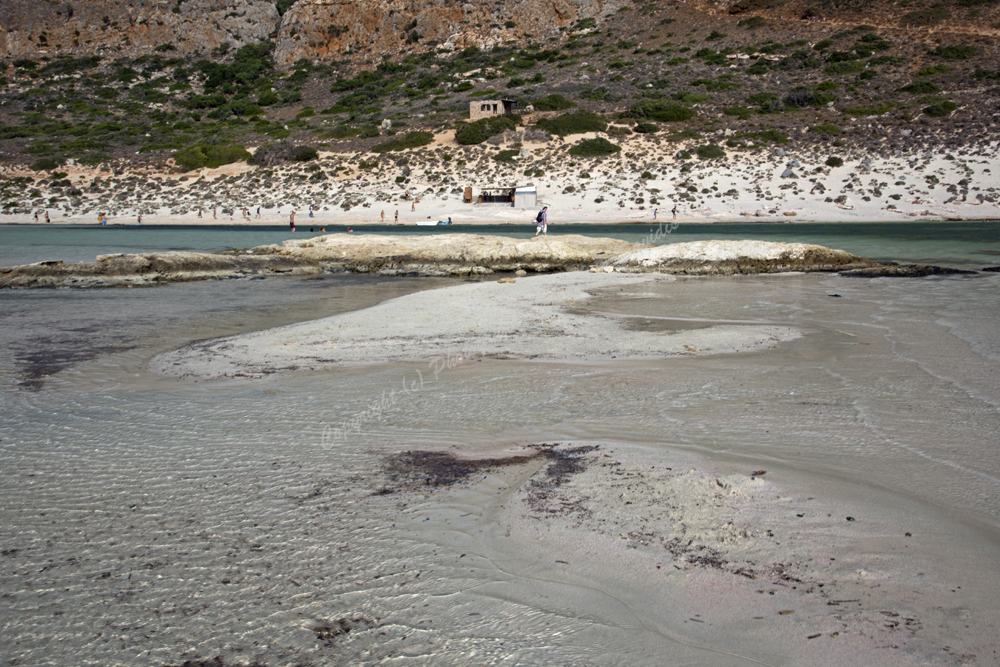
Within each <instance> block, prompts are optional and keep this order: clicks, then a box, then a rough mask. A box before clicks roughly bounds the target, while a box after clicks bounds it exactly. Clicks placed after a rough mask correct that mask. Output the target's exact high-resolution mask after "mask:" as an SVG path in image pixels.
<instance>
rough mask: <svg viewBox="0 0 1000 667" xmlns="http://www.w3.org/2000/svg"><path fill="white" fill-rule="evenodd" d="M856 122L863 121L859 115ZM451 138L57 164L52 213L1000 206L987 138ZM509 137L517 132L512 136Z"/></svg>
mask: <svg viewBox="0 0 1000 667" xmlns="http://www.w3.org/2000/svg"><path fill="white" fill-rule="evenodd" d="M856 131H863V123H862V124H860V125H858V126H857V128H856ZM720 132H722V130H720ZM449 136H450V133H449V132H446V133H443V134H442V135H440V136H439V138H438V140H437V141H436V142H435V144H433V145H432V146H431V147H428V148H423V149H411V150H406V151H400V152H398V153H391V154H387V155H385V156H383V157H382V158H379V159H375V158H373V157H371V156H369V155H367V154H364V153H353V154H352V153H330V152H327V153H322V154H321V159H320V160H319V162H318V163H315V164H312V165H310V166H309V167H304V166H302V165H291V166H284V167H278V168H274V169H263V168H255V167H252V166H249V165H247V164H245V163H236V164H230V165H225V166H223V167H220V168H217V169H202V170H199V171H196V172H191V173H188V174H183V175H181V174H177V173H173V174H167V173H159V172H145V171H143V170H140V169H134V168H130V169H127V170H125V171H114V170H111V169H106V170H104V171H101V170H97V169H94V168H90V167H84V166H82V165H73V164H69V165H67V166H66V167H65V168H64V170H65V173H66V174H68V180H69V181H70V182H71V183H72V184H73V185H74V186H76V187H77V188H78V189H79V190H80V191H81V195H80V204H79V205H78V206H74V207H72V208H68V209H54V210H51V211H50V219H51V220H52V221H53V222H59V223H77V222H79V223H88V224H93V223H96V222H97V216H98V214H99V213H103V214H104V215H106V216H107V219H108V221H109V224H119V223H121V224H129V223H134V222H135V220H136V217H137V216H138V215H139V214H141V215H142V216H143V222H144V224H186V225H190V224H226V223H229V222H235V223H240V224H269V225H273V224H288V222H289V216H290V214H291V212H292V211H293V210H294V211H295V212H296V216H297V217H296V224H297V225H298V226H299V227H300V228H302V227H309V226H313V227H317V228H318V227H320V226H324V225H361V224H365V225H371V224H395V215H396V212H397V211H398V213H399V224H402V225H412V224H415V223H417V222H427V221H438V220H448V219H451V220H452V222H453V223H455V224H478V223H489V224H516V225H527V224H531V223H532V221H533V220H534V215H535V212H536V208H534V207H532V208H531V209H527V208H525V209H523V210H522V209H513V208H512V207H511V206H509V205H501V204H475V203H473V204H466V203H463V196H464V192H465V188H466V187H473V188H474V189H475V190H474V191H475V192H477V193H478V191H479V189H480V188H484V187H514V186H522V185H532V186H535V188H536V191H537V201H538V206H542V205H547V206H549V221H550V223H551V224H552V225H553V229H557V228H558V225H559V224H566V223H586V222H602V223H613V222H639V221H641V222H649V221H653V220H654V211H655V212H656V218H655V220H663V219H669V220H671V221H673V219H674V218H673V216H672V215H671V210H672V209H673V208H674V207H676V208H677V218H676V219H677V220H678V221H680V222H684V223H696V222H726V221H762V222H796V221H823V222H837V221H873V220H943V219H986V218H996V217H1000V193H998V192H997V179H996V177H995V176H994V174H996V173H1000V171H998V170H1000V158H998V157H997V150H996V144H995V143H993V144H990V146H989V147H988V148H962V149H956V150H954V151H949V150H944V149H935V150H929V149H927V150H920V149H916V148H914V149H912V150H911V151H909V152H906V153H902V152H901V153H899V154H898V155H895V154H893V155H889V156H885V155H877V154H868V153H865V152H863V151H860V150H856V151H852V152H850V153H848V154H847V155H846V156H845V158H844V164H843V166H840V167H829V166H826V164H825V162H826V160H827V158H828V157H829V156H828V155H827V153H825V152H824V151H823V149H822V147H817V146H813V147H804V148H800V149H792V148H788V149H785V148H782V147H775V146H773V145H771V146H767V145H761V146H758V147H756V148H753V149H750V150H731V151H730V152H729V153H728V156H727V157H726V158H723V159H716V160H699V159H697V158H695V159H687V160H682V159H678V158H677V157H676V155H677V154H678V153H679V152H681V151H684V150H685V149H691V150H693V144H692V145H691V146H688V145H687V144H685V143H684V142H670V141H665V140H663V139H661V138H658V137H656V136H655V135H654V136H633V137H627V138H624V139H621V138H616V139H615V140H616V141H619V142H620V143H621V144H622V146H623V152H622V153H621V154H620V155H621V156H623V157H619V156H615V157H607V158H573V157H571V156H568V155H567V154H566V152H565V151H566V147H567V146H570V145H573V144H575V143H576V142H577V141H580V140H584V139H588V138H593V137H595V136H598V135H596V134H594V133H590V134H587V135H579V136H574V137H572V138H571V139H569V140H562V139H555V140H553V141H550V142H548V143H535V144H532V143H530V142H528V143H522V142H516V143H517V146H518V149H519V150H520V151H521V153H520V154H519V157H518V158H517V159H516V160H515V162H514V163H510V164H509V163H501V162H497V161H495V160H494V159H493V154H494V152H495V151H497V150H501V149H504V148H506V147H507V144H504V143H501V144H498V145H497V146H495V147H493V146H489V145H485V144H484V145H481V146H472V147H465V146H459V145H457V144H455V143H454V141H453V140H452V139H450V138H449ZM601 136H604V135H601ZM516 138H517V137H516V136H512V138H511V145H514V143H515V140H516ZM316 174H321V175H322V178H316V177H315V175H316ZM0 175H2V176H6V177H18V176H32V175H34V176H37V174H33V173H32V172H28V171H24V169H23V168H17V167H13V166H5V167H2V168H0ZM42 185H43V188H44V187H46V186H45V184H42ZM61 191H62V190H60V191H59V192H61ZM47 194H52V193H46V192H40V194H39V198H36V203H38V202H41V203H40V204H39V205H38V206H37V207H36V208H37V210H39V211H43V210H44V209H45V206H44V201H45V200H44V197H45V196H46V195H47ZM55 194H57V195H58V194H59V193H55ZM418 200H419V203H418ZM258 207H260V209H261V211H260V215H261V217H260V218H258V217H256V216H257V208H258ZM310 207H311V208H312V212H313V217H309V213H310ZM199 208H201V209H202V215H201V217H199V215H198V209H199ZM244 209H246V210H249V211H250V217H249V219H244V218H243V214H242V211H243V210H244ZM230 211H233V212H234V214H233V215H232V216H230ZM383 213H384V214H385V215H384V218H383V216H382V214H383ZM33 220H34V217H33V215H32V214H30V213H17V214H12V213H7V214H3V215H0V221H2V222H8V223H18V222H22V223H23V222H32V221H33Z"/></svg>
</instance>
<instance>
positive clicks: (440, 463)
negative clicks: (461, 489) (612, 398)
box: [375, 443, 597, 495]
mask: <svg viewBox="0 0 1000 667" xmlns="http://www.w3.org/2000/svg"><path fill="white" fill-rule="evenodd" d="M531 448H532V449H534V450H535V451H534V452H533V453H531V454H521V455H517V456H505V457H494V458H483V459H469V458H461V457H458V456H455V455H454V454H450V453H448V452H431V451H422V450H410V451H406V452H402V453H401V454H393V455H391V456H387V457H386V459H385V464H384V466H383V470H384V472H385V473H386V475H387V476H388V478H389V481H390V483H391V485H390V486H386V487H384V488H381V489H379V490H378V491H376V492H375V493H376V494H377V495H388V494H390V493H394V492H395V491H396V490H398V489H399V488H404V487H414V486H425V487H426V486H430V487H440V486H452V485H454V484H459V483H461V482H465V481H467V480H468V479H470V478H471V477H473V476H474V475H481V474H483V473H485V472H488V471H491V470H498V469H500V468H504V467H507V466H517V465H524V464H526V463H529V462H530V461H535V460H538V459H545V460H548V461H549V465H548V466H547V467H546V468H545V471H544V473H543V478H542V479H538V480H532V482H531V486H530V490H531V491H532V492H534V493H545V492H547V491H548V490H551V489H554V488H556V487H558V486H560V485H561V484H563V483H564V482H565V481H566V480H567V479H568V478H569V477H570V476H571V475H574V474H576V473H578V472H581V471H582V470H583V469H584V468H585V467H586V462H585V461H583V460H582V456H583V455H584V454H586V453H588V452H591V451H593V450H595V449H597V448H596V447H574V448H571V449H563V448H560V446H559V444H558V443H554V444H548V443H545V444H538V445H532V446H531ZM393 487H395V488H393Z"/></svg>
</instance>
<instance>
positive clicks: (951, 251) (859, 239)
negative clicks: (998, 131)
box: [0, 220, 1000, 269]
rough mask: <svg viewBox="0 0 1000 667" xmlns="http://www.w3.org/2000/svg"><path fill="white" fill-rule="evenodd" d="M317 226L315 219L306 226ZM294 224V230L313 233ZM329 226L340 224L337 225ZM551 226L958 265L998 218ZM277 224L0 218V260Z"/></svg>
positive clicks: (200, 246) (984, 262)
mask: <svg viewBox="0 0 1000 667" xmlns="http://www.w3.org/2000/svg"><path fill="white" fill-rule="evenodd" d="M314 228H315V229H319V227H318V226H314ZM353 229H354V231H355V232H357V233H363V234H382V235H387V234H406V235H433V234H456V233H468V234H496V235H502V236H512V237H515V238H529V237H531V236H533V235H534V232H535V230H534V228H533V227H532V226H529V225H451V226H445V227H415V226H410V225H404V226H386V225H371V226H365V225H360V226H355V227H353ZM308 230H309V226H308V225H305V226H300V227H299V231H298V232H297V233H296V234H295V235H294V237H295V238H310V237H312V236H318V235H319V232H309V231H308ZM328 231H329V232H330V233H335V232H343V231H346V228H345V227H344V226H341V225H336V226H329V227H328ZM550 231H551V233H552V234H554V235H558V234H584V235H587V236H603V237H610V238H617V239H623V240H625V241H633V242H643V243H655V244H667V243H684V242H689V241H707V240H712V239H733V240H737V239H756V240H762V241H788V242H795V243H815V244H818V245H824V246H827V247H830V248H838V249H841V250H847V251H848V252H852V253H854V254H857V255H861V256H863V257H871V258H872V259H880V260H890V261H898V262H903V263H921V264H923V263H930V264H941V265H945V266H953V267H956V268H963V269H978V268H981V267H983V266H995V265H997V264H1000V222H997V221H982V222H868V223H843V222H838V223H796V224H780V223H761V224H754V223H719V224H680V225H678V226H676V227H674V226H673V225H672V223H671V222H670V221H667V220H660V221H656V222H654V221H652V220H650V221H649V222H648V223H645V224H627V225H626V224H615V225H600V224H585V225H584V224H576V225H560V224H558V222H555V223H553V224H552V226H551V230H550ZM292 236H293V235H292V234H290V233H289V231H288V228H287V227H285V226H260V225H236V224H233V225H204V226H182V225H159V226H157V225H143V226H141V227H140V226H136V225H111V226H108V227H101V226H98V225H87V226H84V225H44V226H40V225H0V266H13V265H16V264H27V263H31V262H41V261H49V260H59V259H61V260H63V261H65V262H81V261H87V262H91V261H93V260H94V258H95V257H96V256H97V255H100V254H107V253H116V252H122V253H138V252H157V251H168V250H188V251H203V252H214V251H217V250H221V249H224V248H233V247H239V248H249V247H253V246H258V245H266V244H271V243H281V242H282V241H284V240H286V239H288V238H291V237H292Z"/></svg>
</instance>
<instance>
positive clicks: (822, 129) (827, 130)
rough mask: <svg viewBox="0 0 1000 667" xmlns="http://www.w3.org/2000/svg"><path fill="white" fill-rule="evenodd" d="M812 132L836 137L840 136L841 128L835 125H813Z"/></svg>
mask: <svg viewBox="0 0 1000 667" xmlns="http://www.w3.org/2000/svg"><path fill="white" fill-rule="evenodd" d="M812 132H819V133H820V134H830V135H835V134H840V128H839V127H838V126H836V125H834V124H833V123H820V124H819V125H813V127H812Z"/></svg>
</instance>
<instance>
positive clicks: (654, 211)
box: [653, 208, 660, 220]
mask: <svg viewBox="0 0 1000 667" xmlns="http://www.w3.org/2000/svg"><path fill="white" fill-rule="evenodd" d="M659 212H660V209H658V208H654V209H653V220H656V214H657V213H659Z"/></svg>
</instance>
